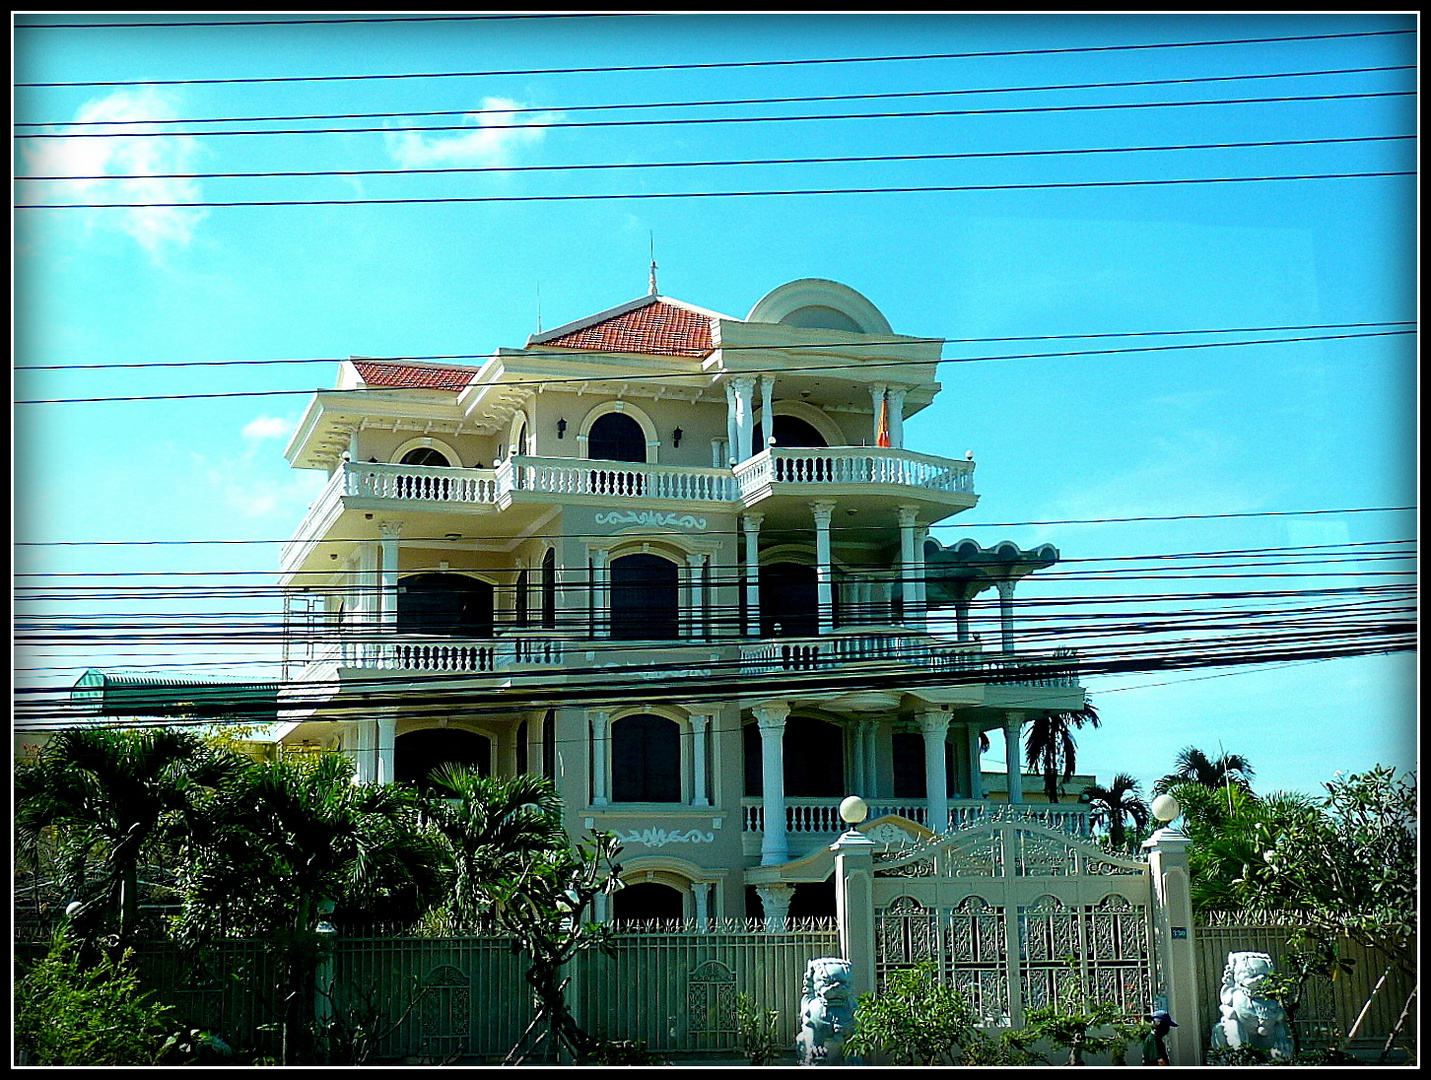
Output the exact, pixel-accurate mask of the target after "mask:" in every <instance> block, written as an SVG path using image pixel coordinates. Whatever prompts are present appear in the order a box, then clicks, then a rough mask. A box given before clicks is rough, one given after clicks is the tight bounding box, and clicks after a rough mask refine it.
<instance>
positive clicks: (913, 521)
mask: <svg viewBox="0 0 1431 1080" xmlns="http://www.w3.org/2000/svg"><path fill="white" fill-rule="evenodd" d="M898 512H899V527H900V528H901V529H912V528H914V527H915V526H916V525H918V524H919V507H917V506H908V505H905V506H900V507H898Z"/></svg>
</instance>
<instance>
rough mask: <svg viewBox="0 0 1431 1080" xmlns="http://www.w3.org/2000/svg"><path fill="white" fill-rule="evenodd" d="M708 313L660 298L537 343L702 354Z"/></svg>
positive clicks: (706, 344) (656, 353)
mask: <svg viewBox="0 0 1431 1080" xmlns="http://www.w3.org/2000/svg"><path fill="white" fill-rule="evenodd" d="M711 321H712V320H711V317H710V316H708V315H702V314H701V313H699V312H696V311H691V310H690V309H689V308H683V307H678V306H677V305H675V304H670V303H667V302H666V301H664V300H653V301H652V302H651V303H649V304H646V305H644V306H642V307H639V308H636V309H635V310H633V311H627V312H625V313H623V314H621V315H615V316H612V317H611V318H609V319H606V320H604V321H602V322H598V323H592V324H591V325H590V326H584V327H582V328H581V329H579V330H573V331H572V332H571V333H569V334H563V335H562V336H561V337H556V338H550V339H548V340H546V341H543V342H542V343H541V344H542V345H543V346H546V345H555V346H558V347H560V348H564V349H591V350H594V351H597V352H618V353H645V354H647V355H654V356H695V357H700V356H706V355H708V354H709V353H710V352H711V350H712V348H714V346H713V345H712V344H711Z"/></svg>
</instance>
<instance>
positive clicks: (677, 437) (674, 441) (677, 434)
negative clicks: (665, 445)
mask: <svg viewBox="0 0 1431 1080" xmlns="http://www.w3.org/2000/svg"><path fill="white" fill-rule="evenodd" d="M683 434H684V432H682V431H681V429H680V428H677V429H676V430H675V431H673V432H671V445H672V446H680V445H681V436H682V435H683Z"/></svg>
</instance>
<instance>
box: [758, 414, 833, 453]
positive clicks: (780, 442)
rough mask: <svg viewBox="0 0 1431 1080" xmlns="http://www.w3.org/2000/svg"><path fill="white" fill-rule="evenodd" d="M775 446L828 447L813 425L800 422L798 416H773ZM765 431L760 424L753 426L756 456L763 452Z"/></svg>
mask: <svg viewBox="0 0 1431 1080" xmlns="http://www.w3.org/2000/svg"><path fill="white" fill-rule="evenodd" d="M775 445H776V446H783V447H786V448H789V447H799V446H804V447H821V446H828V445H829V443H827V442H825V436H823V435H821V434H820V431H819V429H818V428H817V427H815V425H814V424H811V423H809V422H808V421H805V420H801V419H800V418H799V417H798V416H781V415H780V414H779V413H776V414H775ZM765 448H766V446H765V431H764V429H763V426H762V425H761V424H756V425H755V452H756V453H757V454H758V453H760V451H762V450H764V449H765Z"/></svg>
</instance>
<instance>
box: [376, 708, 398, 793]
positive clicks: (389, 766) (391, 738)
mask: <svg viewBox="0 0 1431 1080" xmlns="http://www.w3.org/2000/svg"><path fill="white" fill-rule="evenodd" d="M377 727H378V730H377V744H378V746H377V766H378V768H377V776H375V777H374V780H375V781H376V782H377V783H379V784H391V783H392V782H393V781H394V780H395V779H396V778H397V773H396V772H395V771H394V767H395V766H394V762H395V759H396V753H397V717H396V716H380V717H378V720H377Z"/></svg>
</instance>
